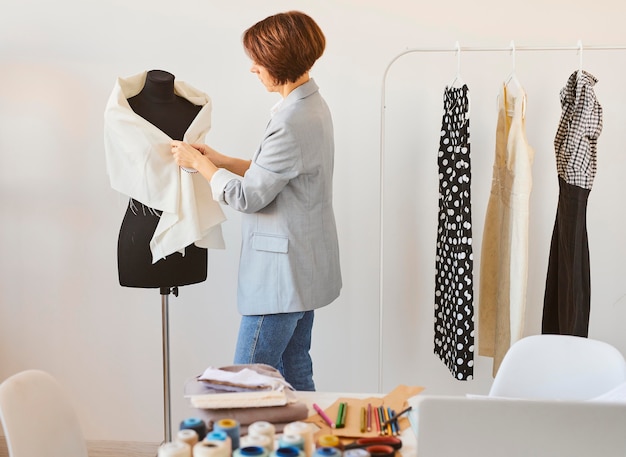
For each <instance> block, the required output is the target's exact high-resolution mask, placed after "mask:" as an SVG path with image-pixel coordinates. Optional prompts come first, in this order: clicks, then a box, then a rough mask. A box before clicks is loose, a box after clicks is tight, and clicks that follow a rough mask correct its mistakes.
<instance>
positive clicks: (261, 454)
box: [233, 446, 269, 457]
mask: <svg viewBox="0 0 626 457" xmlns="http://www.w3.org/2000/svg"><path fill="white" fill-rule="evenodd" d="M268 456H269V454H268V453H267V450H265V448H264V447H262V446H246V447H240V448H239V449H235V450H234V451H233V457H268Z"/></svg>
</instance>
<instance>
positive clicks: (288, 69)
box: [243, 11, 326, 84]
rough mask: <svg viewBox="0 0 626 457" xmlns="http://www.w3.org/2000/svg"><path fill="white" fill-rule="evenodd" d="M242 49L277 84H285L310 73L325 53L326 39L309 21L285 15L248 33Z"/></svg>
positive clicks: (267, 20)
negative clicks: (264, 69)
mask: <svg viewBox="0 0 626 457" xmlns="http://www.w3.org/2000/svg"><path fill="white" fill-rule="evenodd" d="M243 47H244V49H245V51H246V54H248V56H249V57H250V58H251V59H252V60H253V62H254V63H256V64H257V65H261V66H263V67H265V68H266V69H267V71H268V73H269V74H270V76H272V77H273V78H274V79H275V81H276V83H277V84H286V83H288V82H295V81H296V80H297V79H298V78H299V77H300V76H302V75H303V74H304V73H306V72H307V71H309V70H310V69H311V67H312V66H313V64H314V63H315V61H316V60H317V59H319V58H320V57H321V55H322V54H323V53H324V48H325V47H326V38H325V37H324V33H323V32H322V29H320V27H319V26H318V25H317V23H316V22H315V21H314V20H313V19H312V18H311V17H309V16H307V15H306V14H304V13H302V12H300V11H288V12H286V13H279V14H276V15H274V16H269V17H267V18H265V19H263V20H262V21H259V22H257V23H256V24H254V25H253V26H252V27H250V28H249V29H247V30H246V31H245V32H244V33H243Z"/></svg>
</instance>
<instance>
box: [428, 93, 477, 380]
mask: <svg viewBox="0 0 626 457" xmlns="http://www.w3.org/2000/svg"><path fill="white" fill-rule="evenodd" d="M443 100H444V113H443V120H442V123H441V138H440V143H439V154H438V159H437V162H438V167H439V220H438V224H437V247H436V257H435V267H436V276H435V354H437V355H438V356H439V358H440V359H441V360H442V361H443V362H444V363H445V364H446V366H447V367H448V369H449V370H450V372H451V373H452V375H453V376H454V377H455V378H456V379H458V380H469V379H472V377H473V373H474V370H473V369H474V292H473V286H474V281H473V267H474V259H473V253H472V213H471V203H470V197H471V192H470V182H471V163H470V137H469V91H468V88H467V85H465V84H464V85H463V86H462V87H446V88H445V91H444V97H443Z"/></svg>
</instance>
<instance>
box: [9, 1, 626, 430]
mask: <svg viewBox="0 0 626 457" xmlns="http://www.w3.org/2000/svg"><path fill="white" fill-rule="evenodd" d="M288 9H301V10H303V11H306V12H308V13H309V14H311V15H312V16H313V17H314V18H315V19H316V20H317V21H318V22H319V24H320V25H321V27H322V28H323V30H324V31H325V33H326V35H327V40H328V47H327V51H326V53H325V55H324V56H323V58H322V59H321V60H320V61H319V62H318V63H317V65H316V67H315V68H314V71H313V76H314V77H315V79H316V80H317V82H318V83H319V85H320V86H321V90H322V93H323V95H324V96H325V98H326V99H327V101H328V103H329V105H330V107H331V109H332V111H333V115H334V120H335V128H336V146H337V148H336V149H337V155H336V169H335V172H336V173H335V203H336V213H337V220H338V226H339V232H340V246H341V256H342V267H343V276H344V283H345V286H344V289H343V292H342V295H341V297H340V298H339V299H338V300H337V301H336V302H335V304H333V305H332V306H330V307H328V308H325V309H323V310H321V311H319V312H318V313H317V315H316V319H317V321H316V326H315V335H314V343H313V350H312V351H313V356H314V362H315V378H316V381H317V386H318V389H320V390H329V391H361V392H371V391H377V390H379V388H381V389H382V390H383V391H387V390H389V389H391V388H393V387H394V386H395V385H397V384H400V383H403V384H416V385H423V386H426V387H427V389H428V392H429V393H453V394H461V393H465V392H473V393H486V392H487V391H488V389H489V386H490V384H491V381H492V378H491V359H488V358H484V357H478V356H477V357H476V367H475V380H473V381H467V382H459V381H456V380H454V379H453V378H452V376H451V375H450V373H449V372H448V370H447V368H445V366H444V365H443V363H442V362H441V361H439V360H438V359H437V358H436V357H435V356H434V355H433V342H432V340H433V331H432V322H433V304H432V303H433V298H432V296H433V278H434V241H435V227H436V210H437V209H436V208H437V181H436V179H437V178H436V173H437V171H436V151H437V147H438V131H439V123H440V121H441V119H440V117H441V96H442V91H443V87H444V86H445V85H446V84H447V83H449V82H450V81H451V80H452V78H453V77H454V74H455V72H456V59H455V56H454V53H442V54H410V55H407V56H404V57H402V58H401V59H399V60H398V61H397V62H395V63H394V64H393V66H392V68H391V69H390V72H389V75H388V78H387V84H386V95H387V101H388V103H387V110H386V129H385V179H384V183H385V186H384V189H383V191H382V193H383V194H384V196H385V206H384V208H385V212H384V237H383V252H384V265H383V267H384V268H383V272H384V275H383V279H384V280H383V282H382V285H383V289H382V290H383V310H384V313H383V319H382V329H383V334H382V339H383V341H384V344H383V345H382V353H380V352H379V328H380V327H381V320H380V315H379V290H380V288H379V284H380V282H379V267H380V262H379V237H380V226H379V224H380V218H379V208H380V206H379V196H380V195H381V188H380V174H379V171H380V166H379V165H380V164H379V155H380V150H381V144H380V137H381V129H380V120H381V106H380V102H381V83H382V78H383V72H384V70H385V68H386V66H387V64H388V63H389V62H390V61H391V60H392V58H394V57H395V56H396V55H397V54H398V53H400V52H402V51H403V50H405V49H407V48H413V47H448V48H452V47H453V46H454V42H455V41H456V40H459V42H460V43H461V45H462V46H473V47H481V46H488V47H506V46H508V44H509V42H510V40H515V42H516V43H517V45H518V46H522V45H536V46H575V44H576V42H577V40H578V39H582V40H583V43H584V44H585V45H601V44H612V45H626V34H625V33H624V29H623V24H622V20H623V17H625V15H626V5H624V4H621V3H619V2H614V1H613V0H600V1H597V2H594V3H593V4H590V3H589V2H583V1H582V0H574V1H572V0H569V1H565V0H558V1H552V2H549V3H548V2H545V1H539V0H530V1H528V2H523V3H517V4H511V3H507V2H495V1H492V0H481V1H476V2H466V1H461V0H449V1H447V2H432V3H431V2H419V1H408V0H387V1H385V2H380V1H374V0H337V1H328V0H316V1H313V0H296V1H287V0H265V1H263V2H258V1H249V0H233V1H229V2H217V1H215V0H208V1H207V0H204V1H199V0H198V1H194V0H180V1H178V2H175V3H173V2H170V1H163V0H150V1H147V0H135V1H128V0H125V1H121V0H110V1H108V2H103V1H101V2H95V1H84V0H82V1H79V0H59V1H57V2H45V1H41V0H28V1H18V0H5V2H4V4H3V11H2V15H1V17H0V78H1V84H0V151H1V154H0V186H1V187H0V214H1V215H2V216H1V223H0V253H1V255H0V379H4V378H6V377H7V376H9V375H11V374H13V373H15V372H17V371H20V370H23V369H26V368H41V369H45V370H48V371H50V372H51V373H52V374H54V375H55V376H56V377H58V378H59V379H60V380H61V382H63V383H64V384H65V385H66V386H68V389H70V391H71V394H72V396H73V398H74V400H75V402H76V406H77V409H78V412H79V414H80V419H81V421H82V423H83V426H84V429H85V434H86V436H87V438H88V439H92V440H101V439H102V440H137V441H159V440H161V439H162V438H163V415H162V385H161V380H162V368H161V356H162V353H161V297H160V295H159V293H158V290H154V289H152V290H145V289H130V288H123V287H120V286H119V284H118V282H117V269H116V243H117V234H118V230H119V226H120V223H121V219H122V216H123V212H124V210H125V206H126V201H125V199H124V198H122V197H120V196H118V195H117V194H116V193H115V192H114V191H112V190H111V188H110V186H109V183H108V177H107V176H106V173H105V162H104V152H103V144H102V115H103V109H104V105H105V103H106V100H107V98H108V96H109V94H110V91H111V89H112V88H113V84H114V81H115V78H116V77H118V76H130V75H133V74H136V73H139V72H141V71H144V70H150V69H163V70H167V71H170V72H171V73H173V74H175V75H176V76H177V78H179V79H181V80H185V81H187V82H188V83H190V84H192V85H194V86H196V87H197V88H199V89H201V90H204V91H205V92H207V93H208V94H209V95H210V96H211V97H212V99H213V106H214V111H213V128H212V130H211V132H210V133H209V135H208V138H207V142H208V143H210V144H211V145H213V146H214V147H216V148H217V149H218V150H222V151H223V152H226V153H229V154H233V155H240V156H242V157H250V155H251V153H252V152H253V150H254V148H255V147H256V146H257V142H258V141H259V139H260V137H261V135H262V131H263V128H264V126H265V123H266V120H267V117H268V111H269V109H270V107H271V106H272V105H273V104H274V103H275V101H276V98H275V97H276V95H275V94H267V93H266V92H265V91H264V89H263V88H262V87H261V86H260V84H259V83H258V81H257V79H256V78H255V77H254V76H253V75H251V74H250V73H248V68H249V62H248V60H247V58H246V57H245V55H244V53H243V52H242V49H241V44H240V36H241V33H242V31H243V30H244V29H245V28H246V27H248V26H250V25H251V24H253V23H254V22H256V21H258V20H260V19H262V18H264V17H266V16H268V15H270V14H274V13H276V12H280V11H285V10H288ZM584 63H585V68H586V69H587V70H588V71H590V72H591V73H593V74H595V75H596V76H597V77H598V78H599V80H600V81H599V83H598V85H597V88H596V93H597V95H598V98H599V100H600V101H601V103H602V105H603V107H604V109H605V124H604V125H605V127H604V131H603V133H602V135H601V137H600V141H599V171H598V175H597V178H596V184H595V186H594V189H593V190H592V193H591V197H590V199H589V217H588V225H589V236H590V245H591V262H592V316H591V326H590V336H591V337H594V338H597V339H602V340H605V341H608V342H610V343H613V344H614V345H616V346H617V347H619V348H620V349H621V350H622V352H626V336H624V335H625V334H624V332H623V325H624V323H625V322H626V301H625V300H624V296H625V295H626V286H625V285H624V281H623V278H624V276H625V275H624V273H625V269H626V266H625V264H624V262H623V261H622V259H623V258H624V257H625V255H624V254H626V252H625V251H626V243H624V241H623V237H622V233H621V232H622V230H621V229H622V226H623V225H624V223H625V222H626V216H625V214H624V205H623V197H622V196H623V190H622V183H623V180H622V175H623V170H624V165H625V161H624V158H623V148H624V145H625V144H626V129H624V127H623V126H624V125H625V122H626V114H625V112H624V110H623V106H624V102H625V101H626V88H625V87H626V86H625V85H624V82H623V79H622V76H621V75H622V74H623V73H624V71H625V70H626V51H606V52H600V51H588V52H585V53H584ZM577 66H578V56H577V54H576V52H574V51H568V52H543V53H542V52H521V51H519V52H518V53H517V67H516V68H517V74H518V77H519V79H520V81H521V82H522V84H524V86H525V87H526V90H527V92H528V111H527V116H528V121H527V129H528V137H529V141H530V143H531V144H532V145H533V146H534V147H535V149H536V160H535V164H534V189H533V194H532V199H531V229H530V237H531V251H530V271H529V284H528V310H527V328H526V333H527V334H534V333H538V332H539V329H540V316H541V308H542V297H543V286H544V280H545V270H546V265H547V254H548V248H549V240H550V234H551V231H552V225H553V221H554V215H555V210H556V200H557V192H558V188H557V181H556V171H555V164H554V154H553V149H552V140H553V137H554V133H555V131H556V126H557V122H558V117H559V114H560V106H559V100H558V91H559V90H560V88H561V87H562V86H563V84H564V83H565V81H566V80H567V77H568V76H569V74H570V73H571V72H572V71H573V70H575V69H577ZM509 71H510V56H509V54H508V53H507V52H487V53H479V52H475V53H470V52H466V53H463V54H462V75H463V79H464V80H465V81H466V82H467V83H468V85H469V87H470V91H471V97H472V105H471V107H472V117H471V138H472V161H473V170H472V171H473V187H472V192H473V200H472V204H473V211H474V212H473V217H474V247H475V267H476V270H475V280H476V281H477V280H478V275H477V273H478V265H479V262H480V245H481V237H482V226H483V224H482V221H483V218H484V212H485V208H486V202H487V198H488V193H489V185H490V181H491V166H492V160H493V147H494V134H495V121H496V94H497V92H498V88H499V85H500V84H501V82H502V81H503V79H505V78H506V77H507V76H508V74H509ZM226 212H227V216H228V218H229V220H228V221H227V222H226V223H225V224H224V229H225V235H226V241H227V245H228V247H227V249H226V250H225V251H211V252H210V254H209V279H208V280H207V281H206V282H204V283H202V284H198V285H193V286H187V287H184V288H181V290H180V296H179V297H178V298H174V297H171V298H170V341H171V343H170V344H171V369H172V379H171V382H172V402H173V411H172V419H173V422H174V426H175V427H176V426H177V424H178V422H179V421H180V420H181V419H183V418H184V417H187V415H188V413H189V410H188V407H187V402H186V401H185V399H183V398H182V395H181V393H182V386H183V384H184V382H185V380H186V379H188V378H190V377H192V376H194V375H196V374H198V373H199V372H201V371H202V370H203V369H204V368H206V367H207V366H209V365H216V366H219V365H226V364H230V363H231V360H232V352H233V347H234V343H235V337H236V330H237V327H238V314H237V311H236V307H235V287H236V282H235V281H236V269H237V262H238V252H239V218H238V215H237V214H235V213H234V212H232V211H230V210H229V209H226ZM477 298H478V297H477ZM379 355H382V360H383V361H384V363H383V365H382V367H380V368H381V369H382V373H383V374H382V385H380V386H379V365H378V361H379Z"/></svg>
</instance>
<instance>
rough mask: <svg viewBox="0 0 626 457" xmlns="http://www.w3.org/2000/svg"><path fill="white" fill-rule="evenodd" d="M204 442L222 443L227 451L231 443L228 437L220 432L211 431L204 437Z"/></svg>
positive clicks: (231, 445) (230, 447)
mask: <svg viewBox="0 0 626 457" xmlns="http://www.w3.org/2000/svg"><path fill="white" fill-rule="evenodd" d="M204 439H205V441H223V442H224V443H225V444H226V446H228V449H232V447H233V443H232V440H231V439H230V436H228V435H227V434H226V432H223V431H221V430H212V431H210V432H209V433H207V435H206V436H205V437H204Z"/></svg>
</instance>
